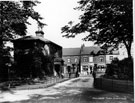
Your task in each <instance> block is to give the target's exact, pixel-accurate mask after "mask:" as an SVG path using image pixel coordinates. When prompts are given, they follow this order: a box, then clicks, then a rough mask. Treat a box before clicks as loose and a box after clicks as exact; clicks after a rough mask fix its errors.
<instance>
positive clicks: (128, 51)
mask: <svg viewBox="0 0 135 103" xmlns="http://www.w3.org/2000/svg"><path fill="white" fill-rule="evenodd" d="M126 49H127V54H128V58H130V57H131V47H128V48H126Z"/></svg>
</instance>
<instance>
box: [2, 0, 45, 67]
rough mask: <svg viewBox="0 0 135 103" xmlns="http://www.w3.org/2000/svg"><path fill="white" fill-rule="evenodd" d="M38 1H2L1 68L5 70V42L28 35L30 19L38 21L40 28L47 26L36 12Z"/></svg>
mask: <svg viewBox="0 0 135 103" xmlns="http://www.w3.org/2000/svg"><path fill="white" fill-rule="evenodd" d="M38 3H40V2H38V1H0V67H1V68H4V65H5V64H6V62H4V58H5V56H4V55H7V53H6V52H4V51H5V48H6V47H5V45H4V43H5V41H10V40H13V39H14V38H15V37H16V36H17V35H18V36H24V35H26V32H27V31H26V30H27V24H29V25H30V23H29V22H28V19H29V18H30V17H31V18H32V19H34V20H36V21H37V23H38V26H39V27H41V28H42V27H43V26H44V25H45V24H44V23H42V22H41V21H40V20H42V19H43V18H42V17H41V16H40V15H39V13H38V12H36V11H34V9H33V7H34V6H36V5H37V4H38Z"/></svg>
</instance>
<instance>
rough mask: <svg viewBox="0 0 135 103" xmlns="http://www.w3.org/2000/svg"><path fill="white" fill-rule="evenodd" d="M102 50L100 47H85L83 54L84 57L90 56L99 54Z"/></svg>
mask: <svg viewBox="0 0 135 103" xmlns="http://www.w3.org/2000/svg"><path fill="white" fill-rule="evenodd" d="M101 50H102V49H101V48H100V47H98V46H90V47H83V50H82V52H81V54H82V55H87V54H88V55H90V54H97V53H99V51H101Z"/></svg>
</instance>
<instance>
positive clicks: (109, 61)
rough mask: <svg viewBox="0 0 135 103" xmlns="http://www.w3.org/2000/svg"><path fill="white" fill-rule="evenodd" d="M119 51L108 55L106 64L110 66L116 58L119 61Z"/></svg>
mask: <svg viewBox="0 0 135 103" xmlns="http://www.w3.org/2000/svg"><path fill="white" fill-rule="evenodd" d="M119 56H120V55H119V51H117V50H114V51H112V52H110V53H106V64H110V63H111V62H112V60H114V59H115V58H118V59H119Z"/></svg>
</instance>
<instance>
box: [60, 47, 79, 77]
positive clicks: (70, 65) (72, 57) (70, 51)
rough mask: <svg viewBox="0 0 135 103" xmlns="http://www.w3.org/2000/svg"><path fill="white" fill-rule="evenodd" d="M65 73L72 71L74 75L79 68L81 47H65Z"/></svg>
mask: <svg viewBox="0 0 135 103" xmlns="http://www.w3.org/2000/svg"><path fill="white" fill-rule="evenodd" d="M62 58H63V60H64V74H67V75H68V73H69V72H70V73H72V76H75V73H76V72H77V71H80V70H79V62H80V61H79V60H80V48H63V56H62Z"/></svg>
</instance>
